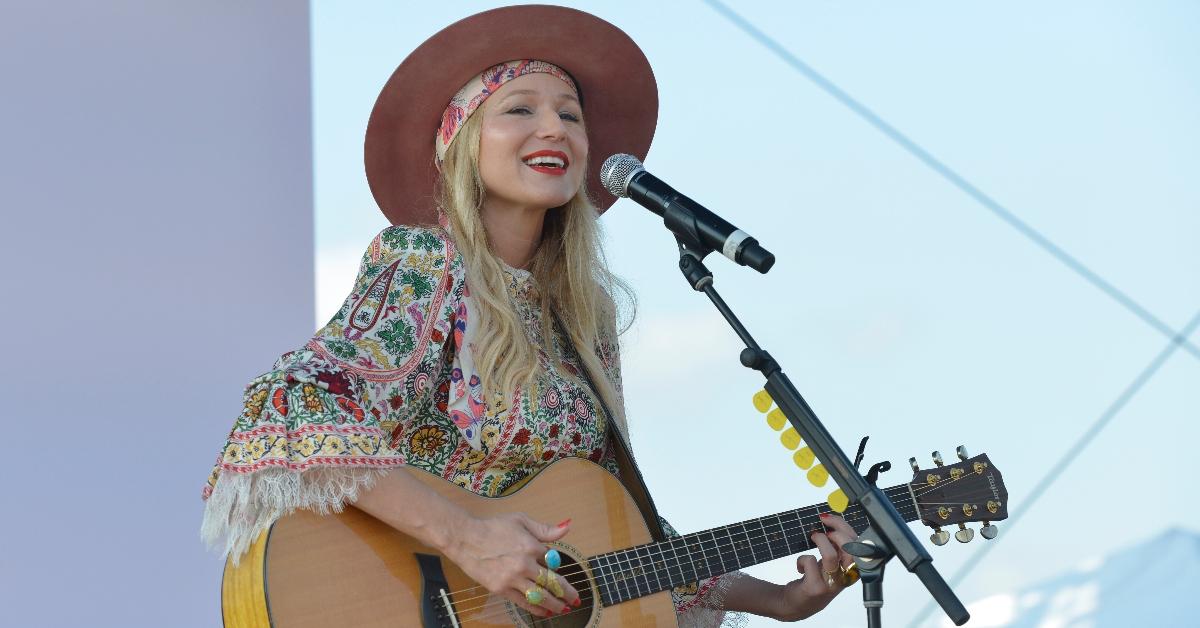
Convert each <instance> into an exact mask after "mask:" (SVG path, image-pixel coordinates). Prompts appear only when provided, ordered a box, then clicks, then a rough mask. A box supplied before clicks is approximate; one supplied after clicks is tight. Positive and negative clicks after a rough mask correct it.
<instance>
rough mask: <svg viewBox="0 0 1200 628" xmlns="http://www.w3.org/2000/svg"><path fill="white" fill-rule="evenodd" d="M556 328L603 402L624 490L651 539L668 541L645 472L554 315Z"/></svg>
mask: <svg viewBox="0 0 1200 628" xmlns="http://www.w3.org/2000/svg"><path fill="white" fill-rule="evenodd" d="M553 315H554V324H555V325H556V326H557V327H558V333H559V335H560V336H562V338H563V340H564V341H565V342H566V344H567V346H568V347H570V348H571V351H573V352H575V358H576V361H577V362H578V363H579V367H580V369H581V370H582V371H583V380H584V381H585V382H586V383H587V385H588V388H590V389H591V391H592V396H593V397H595V398H596V401H598V402H600V407H601V408H603V409H604V418H605V419H606V422H607V423H608V436H609V438H608V441H609V442H610V443H612V446H613V449H614V450H615V451H614V452H613V453H614V454H615V457H616V459H617V469H618V470H619V471H620V473H621V478H620V479H621V483H622V484H624V485H625V490H627V491H629V495H630V496H631V497H633V501H634V503H636V504H637V506H638V509H639V510H641V511H642V518H643V519H645V520H646V525H647V527H649V528H650V535H651V536H652V537H654V540H655V541H665V540H667V535H666V534H664V533H663V529H662V525H661V524H660V523H659V519H658V509H657V508H655V507H654V500H653V499H651V498H650V491H649V490H648V489H647V488H646V481H645V480H644V479H642V472H641V471H640V470H638V467H637V463H636V462H634V460H633V455H632V454H631V453H630V452H629V447H628V445H627V444H626V442H627V441H626V440H625V437H624V435H622V434H621V428H620V426H618V425H617V420H616V419H615V418H613V413H612V411H611V410H609V409H608V404H607V403H605V402H604V397H601V396H600V393H599V392H597V389H596V384H595V382H593V381H592V374H591V373H590V372H589V371H588V367H587V365H586V364H584V363H583V359H582V358H581V357H579V350H578V349H576V348H575V343H574V342H573V341H572V340H571V337H570V336H569V335H567V333H566V328H564V327H563V324H562V321H561V320H559V318H558V312H554V313H553Z"/></svg>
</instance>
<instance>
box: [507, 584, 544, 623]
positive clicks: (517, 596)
mask: <svg viewBox="0 0 1200 628" xmlns="http://www.w3.org/2000/svg"><path fill="white" fill-rule="evenodd" d="M501 597H503V598H504V599H506V600H508V601H509V602H512V603H513V604H514V605H516V606H520V607H521V608H523V609H525V610H527V611H529V612H530V613H531V614H533V616H535V617H550V616H551V614H552V613H551V612H550V611H548V610H546V609H544V608H542V607H541V606H534V605H533V604H530V603H529V601H528V600H526V599H525V594H523V593H517V592H516V591H514V590H512V589H509V590H508V591H506V592H504V593H503V594H502V595H501Z"/></svg>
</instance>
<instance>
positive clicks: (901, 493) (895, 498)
mask: <svg viewBox="0 0 1200 628" xmlns="http://www.w3.org/2000/svg"><path fill="white" fill-rule="evenodd" d="M967 477H969V476H967V475H963V476H959V478H948V479H946V480H943V481H941V482H939V483H938V484H937V485H931V486H930V487H928V488H926V490H923V491H922V492H921V494H926V493H928V492H930V491H931V490H934V489H937V488H941V487H942V486H944V485H947V484H951V483H956V482H959V481H961V480H962V479H966V478H967ZM910 489H911V484H908V485H905V484H901V485H897V486H893V487H889V488H887V489H884V491H885V493H888V492H891V493H895V494H894V495H892V494H888V495H887V497H888V498H889V499H890V500H891V501H892V502H893V504H895V503H897V502H899V503H902V504H904V505H905V509H906V510H907V509H909V508H911V507H912V506H914V505H913V504H911V503H910V502H909V500H907V499H903V498H904V497H908V495H905V493H907V492H908V490H910ZM915 492H916V491H913V493H915ZM972 497H974V496H972ZM964 499H966V497H965V496H964ZM955 504H956V505H957V503H955ZM925 505H929V504H928V503H925ZM916 506H917V508H919V505H916ZM814 508H815V509H816V511H817V515H818V521H819V514H820V513H821V512H828V511H822V510H821V506H820V505H816V506H808V507H805V508H800V509H796V510H794V511H789V512H791V513H795V514H796V515H797V520H798V521H801V522H802V524H803V527H807V526H808V522H807V521H806V520H805V517H808V516H809V515H802V514H800V511H803V510H808V509H814ZM782 514H783V513H780V515H782ZM780 515H776V518H777V521H779V527H780V531H783V532H786V533H791V532H794V531H795V530H796V527H795V526H792V527H788V528H784V527H783V525H782V520H780V519H779V516H780ZM769 516H770V515H768V517H769ZM906 516H913V518H914V519H919V518H920V517H919V510H917V512H910V513H908V514H907V515H906ZM863 518H864V517H860V516H854V517H852V518H851V519H849V520H848V521H854V522H857V521H861V520H862V519H863ZM761 519H765V517H763V518H761ZM738 525H742V524H731V525H728V526H722V527H720V528H713V529H712V530H709V531H708V532H709V535H710V536H712V537H713V539H714V541H715V540H716V538H715V533H716V532H717V531H719V530H723V531H725V532H726V533H727V532H728V530H729V529H730V528H732V527H734V526H738ZM760 525H761V524H760ZM821 527H822V528H823V529H825V530H826V531H828V528H825V527H824V525H823V524H822V525H821ZM813 528H814V530H815V529H816V526H813ZM761 531H762V532H763V534H762V535H760V536H756V537H753V538H752V537H750V536H749V534H748V532H747V531H746V529H745V527H744V526H743V530H742V534H743V535H744V536H745V540H744V541H741V540H740V539H735V538H734V537H733V535H730V537H729V538H730V539H731V541H732V543H737V542H748V543H750V551H751V554H752V555H753V553H754V552H753V548H754V546H756V545H759V542H760V541H762V540H763V539H766V538H767V537H768V536H769V535H770V534H773V533H774V531H768V530H767V528H766V527H762V528H761ZM702 533H703V531H702V532H699V533H696V534H702ZM679 538H683V537H679ZM674 540H675V539H672V540H671V541H668V542H667V544H666V547H664V548H663V549H661V550H659V551H658V552H657V556H656V555H655V552H653V551H652V552H650V553H648V554H646V555H644V556H637V555H636V554H625V553H624V552H626V551H627V550H620V551H617V552H607V553H605V554H599V555H596V556H593V557H591V560H592V561H596V560H597V559H599V558H607V557H609V556H616V557H617V560H616V561H615V562H613V563H611V564H606V565H604V567H616V568H617V570H621V569H624V568H627V567H632V566H634V562H635V560H636V561H637V562H638V563H639V564H640V563H642V562H643V561H644V560H645V559H647V558H649V559H653V558H665V557H666V551H667V549H668V548H669V549H670V551H671V553H672V554H673V555H674V556H675V559H676V561H677V562H678V564H679V565H680V566H682V565H683V562H682V561H681V560H680V557H679V554H680V552H678V551H677V550H676V548H675V547H674V543H673V541H674ZM766 544H767V547H768V548H769V547H770V541H769V540H768V541H766ZM788 546H789V548H790V543H788ZM730 547H734V546H733V544H729V545H724V546H722V545H721V544H720V543H719V542H718V543H717V544H716V545H714V546H713V547H712V548H707V549H705V548H703V545H701V548H702V550H703V551H702V552H693V551H691V550H690V549H689V548H687V546H686V545H685V546H684V550H685V551H684V552H683V556H684V558H686V559H687V560H688V561H689V562H691V563H692V568H693V571H695V570H696V568H695V560H694V559H693V557H694V556H696V555H701V556H702V557H703V558H704V559H705V564H706V567H707V562H708V556H707V552H708V551H710V550H711V549H716V550H717V557H718V559H720V560H721V563H722V569H724V562H725V561H724V554H726V553H727V552H724V551H722V550H723V549H727V548H730ZM809 549H812V548H811V547H808V548H805V549H804V550H801V551H808V550H809ZM733 554H734V556H735V557H736V555H737V550H736V549H734V551H733ZM622 563H624V564H622ZM560 575H561V574H560ZM668 575H669V571H668ZM680 575H683V573H682V568H680ZM643 579H644V580H645V581H646V584H647V586H649V584H650V583H649V577H648V576H645V575H644V576H643ZM564 580H565V581H566V582H568V583H570V584H571V585H572V586H574V585H576V584H580V583H584V582H586V580H587V576H586V574H585V575H584V577H583V578H582V579H576V580H575V581H574V582H572V581H571V580H570V579H567V578H566V577H564ZM655 580H656V581H659V578H658V577H657V575H656V576H655ZM605 584H606V585H608V584H612V585H614V588H615V592H616V593H618V594H620V593H621V591H620V586H619V585H618V583H617V582H612V583H608V582H605ZM659 584H661V582H659ZM634 586H637V587H638V589H639V592H640V585H639V584H638V583H637V582H636V580H635V581H634ZM480 588H485V587H482V586H475V587H470V588H467V589H461V590H459V591H455V592H452V593H451V594H450V595H456V596H457V595H461V594H463V593H467V592H472V591H474V590H476V589H480ZM487 595H488V594H484V595H482V596H475V597H471V598H464V599H463V600H460V601H459V602H460V603H464V602H468V601H472V600H475V599H479V598H480V597H487ZM469 610H473V609H469Z"/></svg>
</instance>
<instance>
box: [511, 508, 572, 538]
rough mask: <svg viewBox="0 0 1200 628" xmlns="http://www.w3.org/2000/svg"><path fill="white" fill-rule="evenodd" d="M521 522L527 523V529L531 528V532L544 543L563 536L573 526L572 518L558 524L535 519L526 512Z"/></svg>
mask: <svg viewBox="0 0 1200 628" xmlns="http://www.w3.org/2000/svg"><path fill="white" fill-rule="evenodd" d="M521 523H523V524H525V529H526V530H529V533H530V534H532V535H533V536H535V537H537V540H539V541H541V542H542V543H550V542H551V541H557V540H559V539H561V538H563V536H565V535H566V534H567V531H568V530H569V529H570V527H571V520H570V519H563V520H562V521H560V522H559V523H558V525H551V524H549V523H542V522H540V521H534V520H533V519H531V518H530V517H528V516H526V515H524V514H522V515H521Z"/></svg>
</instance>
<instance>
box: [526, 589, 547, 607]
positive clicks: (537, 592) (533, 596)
mask: <svg viewBox="0 0 1200 628" xmlns="http://www.w3.org/2000/svg"><path fill="white" fill-rule="evenodd" d="M542 599H543V598H542V588H541V587H533V588H532V589H525V601H526V602H529V603H530V604H533V605H534V606H538V605H540V604H541V603H542Z"/></svg>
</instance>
